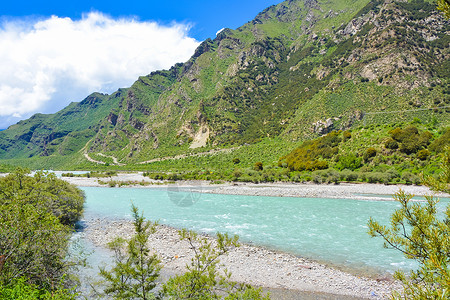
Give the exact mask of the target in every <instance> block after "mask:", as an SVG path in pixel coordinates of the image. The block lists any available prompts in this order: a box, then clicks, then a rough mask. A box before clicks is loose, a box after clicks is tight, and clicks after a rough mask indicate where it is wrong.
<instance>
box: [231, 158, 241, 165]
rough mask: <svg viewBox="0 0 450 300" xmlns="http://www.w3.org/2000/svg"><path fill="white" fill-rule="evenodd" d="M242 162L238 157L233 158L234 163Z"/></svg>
mask: <svg viewBox="0 0 450 300" xmlns="http://www.w3.org/2000/svg"><path fill="white" fill-rule="evenodd" d="M240 162H241V160H240V159H239V158H237V157H236V158H234V159H233V164H235V165H237V164H239V163H240Z"/></svg>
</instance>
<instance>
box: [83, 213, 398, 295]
mask: <svg viewBox="0 0 450 300" xmlns="http://www.w3.org/2000/svg"><path fill="white" fill-rule="evenodd" d="M83 234H84V235H85V238H87V239H88V240H89V241H90V242H92V243H93V244H94V245H95V246H97V247H102V248H104V247H106V244H107V243H108V242H110V241H112V240H113V239H114V238H115V237H117V236H120V237H122V238H125V239H127V238H130V237H131V236H132V234H133V226H132V223H131V222H130V221H126V220H123V221H117V220H115V221H113V220H109V219H92V220H87V222H86V224H85V229H84V231H83ZM207 238H208V239H212V238H211V237H209V236H208V237H207ZM149 245H150V247H151V248H152V249H153V251H155V253H157V254H158V256H159V257H160V259H161V261H162V264H163V265H164V269H163V274H177V273H181V272H183V271H184V270H185V266H186V264H187V263H189V262H190V259H191V258H192V257H193V251H192V250H191V249H190V246H189V244H188V243H187V242H186V241H181V240H180V238H179V235H178V230H177V229H175V228H172V227H169V226H165V225H159V226H158V230H157V232H156V233H155V234H153V235H152V236H151V237H150V240H149ZM221 262H222V263H223V264H224V265H225V266H226V267H227V269H228V270H229V271H231V272H232V277H231V280H234V281H238V282H245V283H248V284H251V285H254V286H258V287H263V288H265V289H269V290H271V289H273V290H274V291H275V293H274V296H275V297H276V295H277V294H278V295H279V296H278V297H280V298H278V299H283V298H285V296H280V295H286V294H288V295H291V296H292V295H296V292H298V293H297V295H300V294H302V293H301V292H305V293H304V295H305V298H307V299H334V298H335V299H336V298H337V299H357V298H369V299H385V298H387V296H388V295H389V294H390V293H391V291H392V290H394V289H395V290H400V289H401V287H400V285H399V284H398V282H395V281H393V280H392V279H391V278H390V277H388V276H385V277H381V276H379V277H377V278H366V277H361V276H356V275H352V274H350V273H346V272H343V271H340V270H337V269H334V268H331V267H328V266H326V265H324V264H320V263H318V262H315V261H312V260H308V259H305V258H302V257H297V256H294V255H290V254H287V253H282V252H277V251H272V250H269V249H266V248H263V247H256V246H253V245H246V244H242V245H241V246H240V247H238V248H235V249H233V250H231V251H230V252H229V253H228V254H227V255H225V256H224V257H223V258H222V259H221ZM311 293H312V294H311ZM308 294H309V295H310V296H309V297H308V296H307V295H308ZM292 297H295V296H292ZM311 297H312V298H311ZM353 297H356V298H353ZM300 299H304V298H303V297H302V298H300Z"/></svg>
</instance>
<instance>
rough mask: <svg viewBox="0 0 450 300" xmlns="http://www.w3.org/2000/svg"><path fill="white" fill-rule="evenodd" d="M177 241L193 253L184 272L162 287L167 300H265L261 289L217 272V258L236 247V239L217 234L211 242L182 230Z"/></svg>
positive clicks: (227, 273)
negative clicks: (186, 243)
mask: <svg viewBox="0 0 450 300" xmlns="http://www.w3.org/2000/svg"><path fill="white" fill-rule="evenodd" d="M179 233H180V236H181V240H186V241H187V242H188V243H189V245H190V247H191V249H192V250H193V251H194V257H193V258H192V260H191V263H190V264H189V265H187V266H186V268H187V270H188V271H187V272H186V273H184V274H182V275H177V276H174V277H172V278H170V279H169V280H168V281H167V282H166V283H165V284H164V286H163V294H164V296H167V297H169V298H170V299H269V296H268V295H265V296H264V295H262V294H261V289H255V288H253V287H252V286H250V285H247V284H240V283H236V282H232V281H231V280H230V277H231V273H230V272H229V271H228V270H227V269H225V270H224V271H223V274H221V272H220V271H219V267H220V266H221V265H220V259H219V258H220V256H222V255H224V254H226V253H228V252H229V251H230V250H232V249H233V248H235V247H239V244H238V236H237V235H235V236H234V237H229V236H228V234H221V233H217V239H216V240H215V241H211V240H208V239H207V238H205V237H200V236H198V235H197V234H196V233H195V232H192V231H187V230H186V229H183V230H181V231H180V232H179Z"/></svg>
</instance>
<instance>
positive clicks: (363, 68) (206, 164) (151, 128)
mask: <svg viewBox="0 0 450 300" xmlns="http://www.w3.org/2000/svg"><path fill="white" fill-rule="evenodd" d="M449 29H450V25H449V22H448V21H446V20H444V18H443V17H442V15H441V14H440V13H439V12H437V11H436V9H435V6H434V4H430V3H428V2H425V1H423V0H413V1H409V2H405V1H368V0H347V1H337V0H333V1H316V0H291V1H285V2H283V3H280V4H278V5H274V6H271V7H269V8H267V9H266V10H264V11H263V12H261V13H260V14H258V15H257V16H256V17H255V19H253V20H252V21H251V22H248V23H246V24H244V25H243V26H241V27H240V28H238V29H236V30H232V29H225V30H223V31H222V32H220V33H219V34H218V35H217V37H216V38H215V39H214V40H212V39H207V40H205V41H204V42H203V43H202V44H201V45H200V46H199V47H198V48H197V50H196V51H195V53H194V54H193V56H192V57H191V59H189V60H188V61H187V62H185V63H179V64H176V65H174V66H173V67H172V68H171V69H170V70H162V71H156V72H153V73H151V74H149V75H147V76H141V77H140V78H139V79H138V80H137V81H136V82H135V83H134V84H133V85H132V86H131V87H130V88H128V89H120V90H118V91H117V92H115V93H113V94H112V95H103V94H98V93H95V94H92V95H90V96H89V97H87V98H86V99H85V100H83V101H82V102H80V103H72V104H71V105H69V106H68V107H67V108H65V109H63V110H62V111H60V112H58V113H55V114H53V115H42V114H37V115H35V116H33V117H32V118H30V119H28V120H25V121H21V122H19V123H18V124H16V125H13V126H11V127H10V128H8V129H7V130H5V131H2V132H0V159H2V164H3V165H4V167H3V169H5V170H6V169H8V167H7V166H6V165H17V164H21V165H26V166H28V167H30V168H38V169H39V168H53V169H67V170H72V169H109V168H114V169H117V170H145V171H150V172H152V171H165V172H170V171H172V172H178V173H180V172H183V171H184V170H199V172H200V171H201V170H206V169H211V170H214V171H216V172H219V173H223V174H227V173H232V172H234V168H235V167H239V168H240V169H242V168H244V169H245V168H253V167H254V164H255V163H256V162H261V163H262V164H263V166H264V169H266V168H267V167H268V166H274V168H277V167H278V160H279V159H280V157H283V156H286V155H288V153H289V152H290V151H291V150H293V149H295V148H296V147H298V146H299V145H300V144H302V143H303V142H306V141H308V140H312V139H315V138H318V137H320V136H323V135H326V134H329V133H331V132H333V131H339V130H342V131H344V132H351V135H352V138H350V139H348V140H346V141H345V142H344V140H345V137H343V136H340V137H339V139H341V140H342V141H340V142H339V145H338V148H343V149H340V150H339V152H338V153H337V154H336V153H325V152H326V151H329V150H326V151H325V152H324V151H322V152H320V151H319V152H320V153H319V152H318V153H315V154H314V157H310V159H311V160H309V162H312V163H313V164H316V166H312V167H311V166H310V165H305V166H303V167H302V166H300V165H298V164H297V165H298V166H295V167H292V165H289V162H288V161H286V162H285V163H286V164H288V165H289V168H287V169H286V171H289V172H292V171H300V170H301V169H304V170H306V171H308V172H309V171H314V170H316V169H324V168H325V167H333V168H337V169H339V167H336V166H335V160H336V159H339V158H337V156H339V157H341V156H342V155H355V156H356V158H359V157H360V156H361V153H360V151H363V150H361V149H360V148H361V145H364V146H365V145H367V144H374V146H377V145H382V146H378V148H377V147H374V148H375V149H376V150H377V151H378V152H377V154H380V153H382V152H380V151H388V150H389V151H394V149H390V148H386V147H385V146H384V144H382V143H380V142H379V140H378V138H379V137H380V136H381V135H382V134H384V135H383V136H384V137H386V138H389V137H390V136H389V134H388V133H387V131H389V130H392V129H395V126H396V125H395V124H397V123H403V125H404V126H406V124H407V123H410V122H412V121H413V120H417V122H416V123H421V124H422V125H421V126H422V127H426V126H428V125H429V126H431V127H433V129H432V130H431V131H430V132H431V134H432V137H429V139H428V141H427V142H426V143H428V142H430V141H432V140H434V139H436V138H438V136H439V135H440V134H442V132H443V130H445V128H446V127H448V126H450V122H449V120H450V118H449V116H450V114H449V113H450V89H449V86H450V85H449V70H450V65H449V49H450V47H449V42H450V38H449V34H448V32H449ZM423 124H427V125H423ZM403 125H402V126H400V125H399V126H400V127H401V128H402V130H407V128H406V127H404V126H403ZM421 126H416V127H417V128H418V130H419V129H420V132H422V131H427V130H425V128H420V127H421ZM377 131H380V132H377ZM428 131H429V130H428ZM367 132H372V134H368V133H367ZM439 132H441V133H439ZM366 134H367V135H370V136H371V137H373V138H374V140H370V141H369V140H368V139H369V138H368V137H366V138H363V136H365V135H366ZM339 135H342V134H341V133H340V134H339ZM358 135H361V137H358ZM390 138H391V139H393V142H391V144H392V145H394V144H395V143H397V144H398V145H399V147H400V150H401V149H403V148H401V147H406V146H405V145H406V144H407V142H406V141H402V140H396V139H395V138H394V137H390ZM423 138H425V136H423ZM360 140H361V141H362V140H363V142H361V143H360V142H359V141H360ZM306 143H308V142H306ZM309 143H315V142H309ZM309 145H310V147H313V144H309ZM330 145H331V146H332V148H333V149H334V148H336V146H335V145H334V144H333V143H332V144H330ZM402 145H403V146H402ZM392 147H393V146H392ZM427 147H428V145H425V146H424V145H421V146H420V147H419V148H420V150H425V149H428V148H427ZM346 148H348V151H347V150H346ZM363 148H366V147H363ZM226 149H228V150H226ZM350 149H351V151H350ZM400 150H399V151H397V152H396V153H393V154H392V155H397V156H399V157H400V156H403V155H411V154H414V155H416V151H415V149H412V150H411V151H410V152H411V153H406V152H405V151H400ZM333 151H335V150H333ZM346 151H347V152H348V153H347V152H346ZM408 151H409V150H408ZM427 151H430V153H431V156H430V155H429V157H433V155H434V154H432V153H434V152H433V151H434V150H433V149H428V150H427ZM422 153H425V152H422ZM308 155H309V154H308ZM383 155H384V154H383ZM386 155H388V156H389V155H391V154H386ZM384 156H385V155H384ZM377 157H378V156H377V155H375V158H376V159H378V158H377ZM408 157H409V156H408ZM408 157H405V158H408ZM234 158H239V160H240V163H239V164H236V165H235V163H233V159H234ZM308 159H309V158H308ZM362 159H364V154H362ZM408 159H409V158H408ZM425 161H426V160H425ZM146 162H147V163H146ZM422 162H423V161H422V160H420V163H422ZM281 164H283V162H281ZM363 165H364V166H365V167H367V163H365V164H363ZM280 168H282V166H280ZM409 169H411V168H409ZM411 170H414V168H412V169H411ZM196 172H197V171H196ZM235 175H237V174H235ZM227 176H228V175H227ZM229 176H231V174H229ZM233 177H236V176H234V175H233ZM239 177H240V176H237V178H239ZM227 178H228V177H227Z"/></svg>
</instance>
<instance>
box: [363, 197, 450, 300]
mask: <svg viewBox="0 0 450 300" xmlns="http://www.w3.org/2000/svg"><path fill="white" fill-rule="evenodd" d="M394 198H395V200H396V201H398V202H399V203H400V205H401V208H400V209H398V210H396V211H395V212H394V213H393V215H392V217H391V224H392V225H391V227H389V228H388V227H386V226H384V225H380V224H379V223H377V222H376V221H374V220H373V219H370V220H369V223H368V225H369V229H370V230H369V234H370V235H371V236H373V237H376V236H381V237H383V239H384V240H385V244H384V246H385V247H386V248H389V247H391V248H394V249H397V250H399V251H401V252H402V253H403V254H404V255H405V256H406V257H407V258H410V259H414V260H417V261H418V262H419V264H420V268H419V269H418V270H417V271H411V274H410V278H408V277H406V276H405V274H404V273H402V272H400V271H398V272H396V274H395V277H396V278H397V279H399V280H400V281H402V283H403V284H404V294H405V297H406V298H407V299H448V298H449V297H450V294H449V293H450V272H449V269H448V265H449V263H450V241H449V239H448V237H449V234H450V226H449V224H450V223H449V219H450V206H448V207H447V210H446V212H445V218H446V219H444V220H439V219H438V216H437V209H436V204H437V201H436V200H435V199H434V198H433V197H431V196H427V197H426V199H427V203H426V205H425V206H423V205H421V204H419V203H411V198H412V195H410V194H405V193H404V192H403V191H401V190H400V191H399V192H398V193H397V194H396V195H395V196H394ZM394 297H395V298H398V299H404V298H403V296H401V295H399V294H396V295H394Z"/></svg>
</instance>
